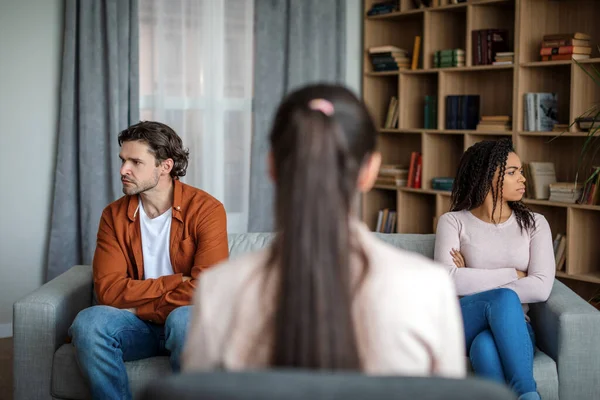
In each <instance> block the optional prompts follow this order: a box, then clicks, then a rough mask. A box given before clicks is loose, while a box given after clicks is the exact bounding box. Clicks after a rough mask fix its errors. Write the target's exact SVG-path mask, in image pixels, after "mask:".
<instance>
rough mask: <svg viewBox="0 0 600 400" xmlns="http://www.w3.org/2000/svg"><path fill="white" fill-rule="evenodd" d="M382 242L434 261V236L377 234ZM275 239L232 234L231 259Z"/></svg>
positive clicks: (230, 241) (266, 234)
mask: <svg viewBox="0 0 600 400" xmlns="http://www.w3.org/2000/svg"><path fill="white" fill-rule="evenodd" d="M375 236H377V237H378V238H379V239H381V240H382V241H384V242H386V243H388V244H390V245H392V246H395V247H399V248H401V249H404V250H408V251H413V252H416V253H421V254H423V255H424V256H425V257H428V258H431V259H433V249H434V246H435V235H434V234H426V235H421V234H402V235H398V234H389V233H375ZM274 237H275V234H274V233H230V234H229V235H228V238H227V239H228V242H229V257H230V258H232V259H234V258H236V257H238V256H240V255H241V254H244V253H247V252H250V251H257V250H260V249H263V248H264V247H266V246H268V245H269V243H270V242H271V241H272V240H273V238H274Z"/></svg>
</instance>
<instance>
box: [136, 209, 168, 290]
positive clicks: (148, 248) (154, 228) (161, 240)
mask: <svg viewBox="0 0 600 400" xmlns="http://www.w3.org/2000/svg"><path fill="white" fill-rule="evenodd" d="M171 218H172V210H171V208H170V207H169V209H168V210H167V211H165V212H164V213H162V214H161V215H159V216H158V217H156V218H150V217H148V215H147V214H146V212H145V211H144V206H143V205H142V201H141V200H140V227H141V229H142V254H143V256H144V279H156V278H160V277H161V276H165V275H173V266H172V265H171V257H170V253H169V239H170V236H171V235H170V234H171Z"/></svg>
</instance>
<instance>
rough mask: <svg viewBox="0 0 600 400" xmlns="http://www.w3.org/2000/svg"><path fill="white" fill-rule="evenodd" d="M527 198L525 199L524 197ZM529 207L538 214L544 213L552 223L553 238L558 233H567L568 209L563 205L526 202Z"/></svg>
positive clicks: (549, 222)
mask: <svg viewBox="0 0 600 400" xmlns="http://www.w3.org/2000/svg"><path fill="white" fill-rule="evenodd" d="M524 200H525V199H524ZM525 204H526V205H527V207H528V208H529V209H530V210H531V211H533V212H536V213H538V214H542V215H543V216H544V217H545V218H546V220H547V221H548V225H550V231H551V232H552V239H553V240H554V238H555V237H556V235H557V234H558V233H561V234H563V235H565V234H566V233H567V209H566V208H561V207H551V206H547V205H542V204H535V203H528V202H526V203H525Z"/></svg>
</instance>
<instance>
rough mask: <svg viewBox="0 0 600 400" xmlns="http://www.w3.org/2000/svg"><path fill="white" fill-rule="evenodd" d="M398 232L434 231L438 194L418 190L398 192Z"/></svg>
mask: <svg viewBox="0 0 600 400" xmlns="http://www.w3.org/2000/svg"><path fill="white" fill-rule="evenodd" d="M397 193H398V209H397V211H398V223H397V224H396V226H397V228H396V229H397V232H398V233H433V232H434V231H433V225H434V218H435V210H436V196H432V195H430V194H428V193H420V192H418V191H406V190H399V191H398V192H397Z"/></svg>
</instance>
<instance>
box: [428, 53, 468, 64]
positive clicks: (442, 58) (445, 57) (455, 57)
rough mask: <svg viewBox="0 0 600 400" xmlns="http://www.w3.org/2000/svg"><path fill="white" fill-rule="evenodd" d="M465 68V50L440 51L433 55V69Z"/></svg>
mask: <svg viewBox="0 0 600 400" xmlns="http://www.w3.org/2000/svg"><path fill="white" fill-rule="evenodd" d="M464 66H465V51H464V50H463V49H446V50H438V51H436V52H434V53H433V68H451V67H464Z"/></svg>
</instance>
